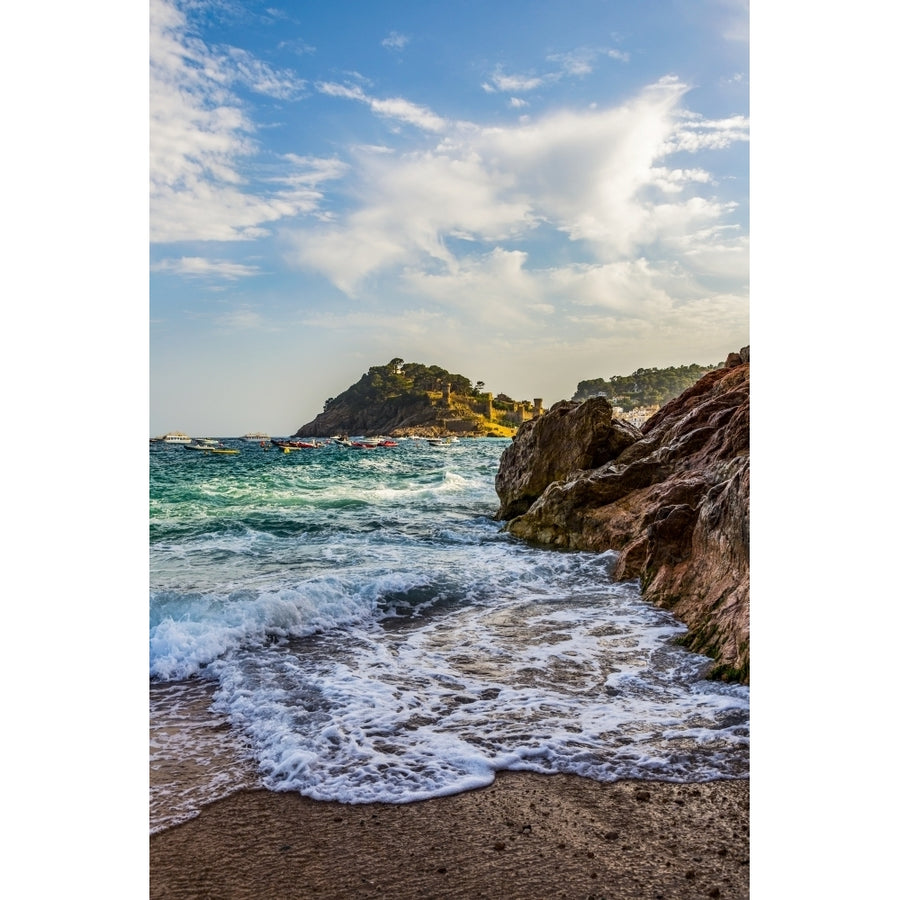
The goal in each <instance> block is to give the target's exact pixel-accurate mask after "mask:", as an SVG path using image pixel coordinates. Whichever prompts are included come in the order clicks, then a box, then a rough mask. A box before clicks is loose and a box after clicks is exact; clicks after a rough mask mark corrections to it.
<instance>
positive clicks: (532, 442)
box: [494, 397, 641, 519]
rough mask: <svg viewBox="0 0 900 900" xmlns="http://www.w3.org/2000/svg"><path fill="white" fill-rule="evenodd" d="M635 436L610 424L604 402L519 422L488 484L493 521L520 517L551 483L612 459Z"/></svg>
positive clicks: (562, 407)
mask: <svg viewBox="0 0 900 900" xmlns="http://www.w3.org/2000/svg"><path fill="white" fill-rule="evenodd" d="M640 437H641V433H640V431H638V429H637V428H635V427H634V426H633V425H629V424H628V423H627V422H620V421H619V420H618V419H613V416H612V407H611V406H610V405H609V402H608V401H607V400H606V399H605V398H604V397H594V398H592V399H590V400H586V401H584V402H583V403H574V402H567V401H561V402H559V403H556V404H554V406H553V407H552V408H551V409H550V410H549V411H548V412H547V413H546V414H545V415H542V416H539V417H538V418H536V419H531V420H529V421H527V422H525V423H523V424H522V426H521V427H520V428H519V431H518V433H517V434H516V438H515V440H514V441H513V443H512V444H510V445H509V447H507V448H506V450H504V451H503V456H502V457H501V459H500V468H499V470H498V472H497V477H496V479H495V482H494V484H495V487H496V490H497V496H498V497H499V498H500V504H501V505H500V510H499V511H498V513H497V518H499V519H509V518H512V517H513V516H518V515H521V514H522V513H524V512H525V511H526V510H527V509H528V508H529V507H530V506H531V504H532V503H534V501H535V500H537V498H538V497H540V496H541V494H542V493H543V491H544V489H545V488H546V487H547V486H548V485H549V484H551V483H552V482H554V481H560V480H563V479H566V478H569V477H570V476H572V475H573V474H574V473H575V472H579V471H581V470H582V469H593V468H595V467H596V466H600V465H603V463H605V462H607V461H608V460H611V459H615V458H616V457H617V456H618V455H619V454H620V453H621V452H622V451H623V450H624V449H625V448H626V447H628V446H629V445H630V444H633V443H634V442H635V441H637V440H638V439H639V438H640Z"/></svg>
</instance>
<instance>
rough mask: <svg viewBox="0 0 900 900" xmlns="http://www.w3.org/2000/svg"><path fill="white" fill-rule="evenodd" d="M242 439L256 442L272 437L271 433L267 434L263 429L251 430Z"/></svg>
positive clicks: (268, 439)
mask: <svg viewBox="0 0 900 900" xmlns="http://www.w3.org/2000/svg"><path fill="white" fill-rule="evenodd" d="M241 440H242V441H252V442H253V443H254V444H257V443H259V442H260V441H271V440H272V438H270V437H269V435H267V434H265V432H262V431H250V432H248V433H247V434H245V435H244V436H243V437H242V438H241Z"/></svg>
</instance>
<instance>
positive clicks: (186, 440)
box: [162, 431, 193, 444]
mask: <svg viewBox="0 0 900 900" xmlns="http://www.w3.org/2000/svg"><path fill="white" fill-rule="evenodd" d="M162 439H163V443H164V444H190V443H191V441H192V440H193V438H191V437H188V435H186V434H185V433H184V432H183V431H167V432H166V433H165V434H164V435H163V437H162Z"/></svg>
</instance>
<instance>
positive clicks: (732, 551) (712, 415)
mask: <svg viewBox="0 0 900 900" xmlns="http://www.w3.org/2000/svg"><path fill="white" fill-rule="evenodd" d="M749 359H750V348H749V347H745V348H743V349H742V350H741V352H740V353H739V354H731V355H730V356H729V359H728V363H727V365H726V367H725V368H722V369H718V370H716V371H714V372H709V373H707V374H706V375H705V376H704V377H703V378H701V379H700V380H699V381H698V382H697V383H696V384H695V385H693V386H692V387H691V388H689V389H688V390H687V391H685V392H684V393H683V394H682V395H681V396H679V397H677V398H676V399H674V400H672V401H671V402H670V403H668V404H666V406H664V407H663V408H662V409H661V410H659V412H657V413H656V414H655V415H654V416H653V417H652V418H651V419H649V420H648V421H647V422H646V423H645V425H644V427H643V428H642V429H641V431H640V433H639V434H638V436H637V438H634V435H633V434H632V433H631V432H629V431H626V430H625V429H624V428H617V427H616V426H617V424H618V425H619V426H621V425H623V424H624V423H617V421H616V420H613V419H612V418H611V408H610V407H609V404H608V403H607V402H606V401H605V400H603V399H602V398H596V399H594V400H588V401H586V402H585V403H584V404H581V406H582V407H589V408H588V409H586V410H583V411H581V408H580V407H577V406H575V405H574V404H571V403H568V404H557V405H556V406H554V407H553V409H551V411H550V413H548V414H547V416H545V417H543V420H545V421H543V423H542V419H537V420H535V422H534V424H533V426H532V428H530V429H527V430H525V434H524V436H523V435H522V431H521V430H520V435H519V436H517V437H516V439H515V440H514V441H513V443H512V444H511V445H510V447H509V448H507V450H506V452H505V453H504V454H503V457H502V458H501V461H500V471H499V472H498V474H497V478H496V485H497V493H498V496H499V497H500V501H501V508H500V511H499V512H498V517H499V518H504V519H511V521H510V522H509V524H508V526H507V528H508V530H509V531H510V532H511V533H512V534H514V535H517V536H518V537H521V538H524V539H526V540H529V541H533V542H536V543H540V544H545V545H548V546H555V547H561V548H567V549H579V550H597V551H604V550H610V549H612V550H617V551H619V552H620V557H619V561H618V565H617V567H616V570H615V576H616V577H617V578H619V579H626V578H639V579H640V581H641V588H642V591H643V594H644V596H645V598H646V599H648V600H650V601H652V602H654V603H657V604H659V605H661V606H664V607H666V608H668V609H671V610H672V611H673V612H674V613H675V615H677V616H678V617H679V618H681V619H682V620H683V621H684V622H685V624H686V625H687V626H688V629H689V631H688V636H687V640H686V644H687V646H688V647H689V648H690V649H692V650H694V651H696V652H699V653H706V654H708V655H710V656H712V657H714V658H715V659H716V661H717V663H718V665H717V666H716V668H715V669H714V671H713V672H712V673H711V674H712V675H714V676H717V677H724V678H728V679H734V680H740V681H743V682H745V683H748V682H749V654H750V635H749V627H750V622H749V619H750V615H749V612H750V610H749V562H750V552H749V551H750V535H749V515H750V514H749V507H750V364H749ZM745 360H746V361H745ZM554 414H555V417H554ZM552 417H554V418H552ZM523 430H524V428H523ZM632 431H636V429H632ZM520 437H522V439H521V440H520Z"/></svg>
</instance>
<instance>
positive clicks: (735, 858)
mask: <svg viewBox="0 0 900 900" xmlns="http://www.w3.org/2000/svg"><path fill="white" fill-rule="evenodd" d="M749 806H750V784H749V781H746V780H743V781H718V782H711V783H705V784H669V783H661V782H646V781H620V782H613V783H608V784H607V783H599V782H595V781H592V780H589V779H586V778H579V777H576V776H569V775H549V776H548V775H534V774H528V773H516V772H501V773H500V774H499V775H498V777H497V779H496V780H495V782H494V783H493V784H492V785H491V786H489V787H487V788H483V789H481V790H476V791H469V792H466V793H463V794H457V795H454V796H450V797H444V798H439V799H435V800H427V801H423V802H419V803H412V804H403V805H391V804H383V803H377V804H365V805H346V804H339V803H322V802H318V801H314V800H310V799H308V798H305V797H301V796H299V795H298V794H275V793H271V792H267V791H244V792H241V793H238V794H235V795H233V796H231V797H228V798H226V799H224V800H221V801H219V802H217V803H215V804H213V805H211V806H209V807H207V808H206V809H205V810H204V811H203V812H202V813H201V814H200V815H199V816H198V817H197V818H195V819H192V820H191V821H189V822H186V823H184V824H182V825H179V826H177V827H175V828H171V829H169V830H167V831H164V832H161V833H159V834H156V835H153V836H152V837H151V838H150V897H151V898H160V900H161V898H207V897H208V898H213V897H214V898H217V900H223V898H248V900H249V898H253V900H261V898H278V900H284V898H301V897H302V898H306V897H318V898H357V897H358V898H366V897H371V898H376V897H377V898H383V900H388V898H394V900H401V898H403V900H405V898H418V897H422V898H425V897H427V898H445V897H446V898H489V900H492V898H497V900H500V898H502V900H515V898H522V900H525V898H529V900H544V898H556V897H559V898H562V897H568V898H585V900H587V898H591V897H593V898H595V900H601V898H603V900H620V898H621V900H624V898H649V900H654V898H665V900H676V898H702V897H719V898H728V900H737V898H747V897H749V882H750V865H749V837H750V835H749Z"/></svg>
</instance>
